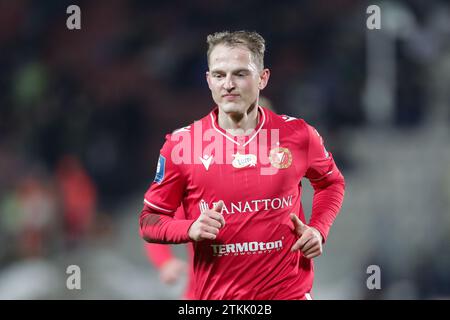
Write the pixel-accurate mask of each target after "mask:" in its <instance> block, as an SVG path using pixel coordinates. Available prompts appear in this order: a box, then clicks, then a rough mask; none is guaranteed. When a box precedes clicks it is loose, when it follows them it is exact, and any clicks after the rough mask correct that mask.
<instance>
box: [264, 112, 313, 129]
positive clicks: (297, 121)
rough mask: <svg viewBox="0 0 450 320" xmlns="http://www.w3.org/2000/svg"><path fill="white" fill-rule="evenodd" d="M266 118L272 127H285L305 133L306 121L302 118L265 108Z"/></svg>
mask: <svg viewBox="0 0 450 320" xmlns="http://www.w3.org/2000/svg"><path fill="white" fill-rule="evenodd" d="M264 111H265V113H266V116H267V120H268V121H269V123H271V126H272V127H279V128H285V129H287V130H289V131H293V133H306V131H307V130H308V126H309V125H308V123H307V122H306V121H305V120H304V119H302V118H297V117H293V116H290V115H286V114H277V113H275V112H273V111H271V110H268V109H265V108H264Z"/></svg>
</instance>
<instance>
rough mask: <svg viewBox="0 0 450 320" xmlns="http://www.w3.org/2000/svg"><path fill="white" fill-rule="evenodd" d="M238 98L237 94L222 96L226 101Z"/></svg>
mask: <svg viewBox="0 0 450 320" xmlns="http://www.w3.org/2000/svg"><path fill="white" fill-rule="evenodd" d="M238 97H239V95H238V94H231V93H229V94H224V95H222V98H224V99H227V100H234V99H237V98H238Z"/></svg>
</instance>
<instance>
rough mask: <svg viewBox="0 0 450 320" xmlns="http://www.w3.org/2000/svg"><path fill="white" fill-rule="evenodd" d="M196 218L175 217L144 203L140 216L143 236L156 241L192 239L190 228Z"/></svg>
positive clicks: (187, 240)
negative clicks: (182, 218) (183, 218)
mask: <svg viewBox="0 0 450 320" xmlns="http://www.w3.org/2000/svg"><path fill="white" fill-rule="evenodd" d="M194 221H195V220H181V219H174V218H173V217H172V216H169V215H166V214H162V213H160V212H158V211H156V210H155V209H153V208H151V207H150V206H148V205H144V207H143V209H142V211H141V215H140V217H139V225H140V231H141V237H142V238H143V239H144V240H145V241H147V242H154V243H165V244H167V243H173V244H176V243H185V242H189V241H191V239H190V238H189V234H188V231H189V228H190V227H191V225H192V223H194Z"/></svg>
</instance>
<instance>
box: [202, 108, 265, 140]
mask: <svg viewBox="0 0 450 320" xmlns="http://www.w3.org/2000/svg"><path fill="white" fill-rule="evenodd" d="M258 109H259V110H261V113H262V117H263V119H262V123H261V125H260V126H259V129H258V130H257V131H256V132H255V133H254V134H253V136H252V137H251V138H250V139H249V140H248V141H247V142H246V143H244V145H243V147H245V146H246V145H247V144H249V143H250V141H252V140H253V138H255V137H256V136H257V135H258V133H259V132H260V131H261V129H262V127H263V126H264V123H265V122H266V114H265V113H264V109H263V108H261V106H258ZM209 115H210V116H211V122H212V126H213V128H214V129H215V130H216V131H217V132H219V133H220V134H221V135H223V136H224V137H225V138H227V139H228V140H230V141H231V142H233V143H235V144H237V145H238V146H240V145H241V144H240V143H239V142H237V141H235V140H233V139H232V138H230V137H229V136H227V135H226V134H225V133H223V132H222V131H220V130H219V129H217V127H216V124H215V119H214V116H213V113H212V112H211V113H210V114H209Z"/></svg>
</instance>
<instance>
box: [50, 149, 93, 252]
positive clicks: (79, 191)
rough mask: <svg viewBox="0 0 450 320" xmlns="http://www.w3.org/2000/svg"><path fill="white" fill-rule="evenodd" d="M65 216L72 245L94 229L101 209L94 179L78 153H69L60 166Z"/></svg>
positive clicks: (67, 236)
mask: <svg viewBox="0 0 450 320" xmlns="http://www.w3.org/2000/svg"><path fill="white" fill-rule="evenodd" d="M57 181H58V185H59V187H60V192H61V200H62V210H63V216H64V236H65V240H66V244H67V245H68V246H69V248H71V247H73V246H74V245H77V244H78V243H79V242H80V241H82V240H84V238H85V237H87V236H88V235H89V234H90V232H91V231H92V228H93V224H94V219H95V213H96V208H97V190H96V187H95V184H94V182H93V181H92V179H91V178H90V176H89V175H88V174H87V172H86V170H85V169H84V168H83V166H82V164H81V162H80V161H79V160H78V159H77V158H76V157H74V156H71V155H65V156H63V157H62V158H61V160H60V161H59V163H58V168H57Z"/></svg>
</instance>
